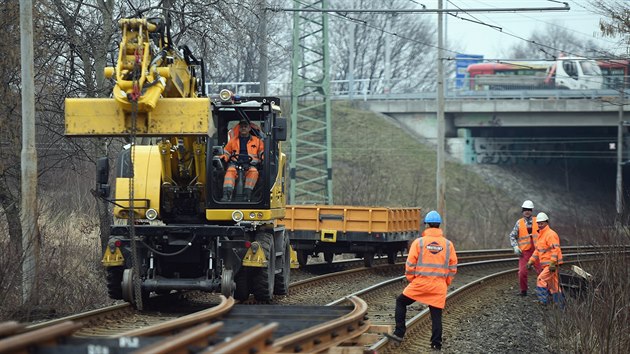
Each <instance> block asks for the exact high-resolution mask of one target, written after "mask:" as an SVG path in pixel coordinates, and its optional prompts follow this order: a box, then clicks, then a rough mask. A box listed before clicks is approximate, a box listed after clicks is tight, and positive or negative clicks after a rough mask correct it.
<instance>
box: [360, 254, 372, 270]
mask: <svg viewBox="0 0 630 354" xmlns="http://www.w3.org/2000/svg"><path fill="white" fill-rule="evenodd" d="M363 265H364V266H365V267H368V268H370V267H372V266H373V265H374V253H373V252H365V253H364V254H363Z"/></svg>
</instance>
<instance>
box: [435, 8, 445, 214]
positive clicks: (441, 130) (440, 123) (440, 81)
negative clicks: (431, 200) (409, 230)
mask: <svg viewBox="0 0 630 354" xmlns="http://www.w3.org/2000/svg"><path fill="white" fill-rule="evenodd" d="M438 10H440V12H438V23H437V26H438V50H437V171H436V178H435V182H436V183H435V191H436V193H437V211H438V213H440V215H441V216H442V219H445V218H446V210H445V205H446V203H445V200H444V196H445V194H446V181H445V178H446V174H445V169H444V154H445V147H444V143H445V139H446V133H445V130H446V124H445V121H444V62H443V60H442V58H443V57H444V49H443V48H444V37H443V36H444V33H443V32H444V25H443V13H442V11H441V10H442V0H439V1H438Z"/></svg>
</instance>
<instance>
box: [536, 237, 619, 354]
mask: <svg viewBox="0 0 630 354" xmlns="http://www.w3.org/2000/svg"><path fill="white" fill-rule="evenodd" d="M612 234H614V235H615V237H614V239H613V237H608V239H607V240H606V241H609V242H606V241H604V242H605V244H613V245H615V244H616V245H619V246H623V245H626V246H627V245H629V244H630V233H629V232H628V230H627V229H625V230H623V231H621V232H613V233H612ZM619 249H621V247H619V248H618V250H619ZM584 268H585V269H586V270H587V271H588V272H590V273H591V275H592V280H591V281H590V282H589V283H588V289H587V290H586V291H584V292H583V293H581V296H579V297H576V298H573V297H567V305H566V307H565V309H564V310H561V309H558V308H553V309H552V310H551V311H549V312H548V314H549V317H547V318H546V322H545V325H546V327H547V333H548V335H549V337H550V338H551V343H552V344H553V345H554V351H555V352H559V353H628V351H629V350H630V336H628V333H630V258H628V255H627V254H625V253H621V252H618V251H613V252H610V253H608V254H607V255H606V257H605V258H604V259H603V260H602V261H601V262H598V263H597V264H596V265H594V264H593V263H590V264H589V265H587V266H584Z"/></svg>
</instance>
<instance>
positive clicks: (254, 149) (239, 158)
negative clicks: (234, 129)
mask: <svg viewBox="0 0 630 354" xmlns="http://www.w3.org/2000/svg"><path fill="white" fill-rule="evenodd" d="M238 124H239V134H238V138H236V137H235V138H233V139H230V141H229V142H228V143H227V144H226V145H225V147H224V148H223V150H224V154H223V155H222V156H221V158H222V159H223V161H225V162H227V163H228V168H227V171H226V172H225V178H224V180H223V197H222V198H221V201H222V202H227V201H230V200H232V194H233V193H234V185H235V184H236V180H237V178H238V174H237V172H236V167H237V166H242V167H243V169H244V170H245V183H244V193H245V200H246V201H248V202H249V201H250V200H251V198H252V192H253V190H254V186H255V185H256V181H258V168H257V166H259V165H260V162H261V161H262V157H263V152H264V150H265V145H264V143H263V141H262V140H261V139H260V138H258V137H256V136H254V135H252V134H251V130H252V128H251V124H250V122H249V121H247V120H241V121H240V122H239V123H238Z"/></svg>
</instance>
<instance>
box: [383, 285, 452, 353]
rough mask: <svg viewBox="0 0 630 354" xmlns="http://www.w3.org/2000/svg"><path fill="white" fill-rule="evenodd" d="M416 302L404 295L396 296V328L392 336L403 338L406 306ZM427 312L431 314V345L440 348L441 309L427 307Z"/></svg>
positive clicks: (405, 328) (405, 327) (405, 329)
mask: <svg viewBox="0 0 630 354" xmlns="http://www.w3.org/2000/svg"><path fill="white" fill-rule="evenodd" d="M414 302H416V300H414V299H412V298H409V297H407V296H405V295H404V294H400V295H398V297H397V298H396V313H395V315H394V318H395V319H396V328H395V329H394V335H396V336H398V337H400V338H403V337H404V336H405V332H406V331H407V326H406V325H405V322H406V321H407V306H409V305H411V304H413V303H414ZM429 312H430V313H431V325H432V330H431V345H432V346H435V347H438V348H439V347H442V309H441V308H437V307H433V306H429Z"/></svg>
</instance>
